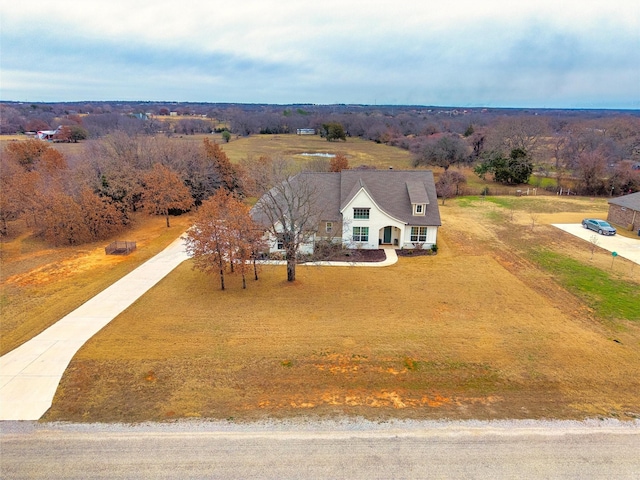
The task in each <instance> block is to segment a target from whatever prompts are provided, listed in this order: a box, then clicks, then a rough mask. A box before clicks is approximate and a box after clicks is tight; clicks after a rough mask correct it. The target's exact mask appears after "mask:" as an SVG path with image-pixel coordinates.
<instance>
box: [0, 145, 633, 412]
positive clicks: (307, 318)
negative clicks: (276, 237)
mask: <svg viewBox="0 0 640 480" xmlns="http://www.w3.org/2000/svg"><path fill="white" fill-rule="evenodd" d="M176 141H183V142H186V141H189V142H191V141H197V142H201V141H202V136H200V137H198V136H194V137H183V138H176ZM223 147H224V149H225V151H226V152H227V153H228V155H229V156H230V158H231V159H232V161H234V162H238V161H240V160H242V159H244V158H247V157H251V156H254V157H256V156H259V155H274V156H275V155H289V156H292V157H293V158H297V159H299V160H300V162H304V161H307V160H306V159H305V157H303V156H301V155H300V153H305V152H306V153H335V152H341V153H345V154H346V155H347V156H349V158H350V163H351V164H352V165H354V166H355V165H359V164H369V165H376V166H378V167H379V168H388V167H389V166H393V167H394V168H396V169H404V168H408V167H409V166H410V154H409V153H408V152H406V151H403V150H399V149H395V148H391V147H387V146H384V145H378V144H374V143H370V142H361V141H359V140H354V139H349V141H348V142H344V143H334V142H326V141H325V140H323V139H320V138H319V137H305V136H300V137H298V136H293V135H289V136H278V135H274V136H260V137H249V138H240V139H235V138H234V139H233V140H232V141H231V142H230V143H229V144H224V145H223ZM436 173H437V172H436ZM473 182H476V180H475V179H474V180H473ZM440 209H441V214H442V218H443V227H442V229H441V230H440V234H439V241H438V244H439V251H438V255H437V256H432V257H415V258H412V257H409V258H406V257H405V258H401V259H400V261H399V263H398V264H396V265H394V266H392V267H387V268H382V269H358V268H355V267H339V268H330V267H322V268H316V267H303V266H301V267H299V270H298V275H297V277H298V281H297V282H295V283H294V284H288V283H287V282H285V281H284V279H285V272H284V270H283V267H265V268H264V270H263V271H262V273H261V279H260V281H258V282H253V281H251V282H250V283H249V285H248V289H247V290H242V289H241V288H240V284H239V279H237V278H229V279H228V284H229V285H228V286H229V288H228V290H227V291H225V292H221V291H219V290H218V285H217V282H216V279H215V278H214V277H207V276H205V275H203V274H201V273H199V272H197V271H193V270H192V269H191V265H190V264H189V262H187V263H185V264H183V265H181V266H180V267H179V268H178V269H176V270H175V271H174V272H173V273H172V274H170V275H169V276H168V277H167V278H165V279H164V280H163V281H162V282H161V283H160V284H159V285H157V286H156V287H155V288H154V289H152V290H151V291H150V292H149V293H148V294H147V295H145V296H143V297H142V298H141V299H140V300H139V301H138V302H136V303H135V304H134V305H133V306H132V307H130V308H129V309H128V310H127V311H126V312H125V313H123V314H122V315H120V316H119V317H118V318H117V319H115V320H114V321H113V322H112V323H111V324H109V325H108V326H107V327H106V328H105V329H103V330H102V331H101V332H100V333H99V334H98V335H96V336H95V337H94V338H93V339H91V340H90V341H89V342H88V343H87V344H86V345H85V346H84V347H83V348H82V349H81V350H80V351H79V352H78V354H77V355H76V357H75V358H74V359H73V361H72V362H71V365H70V367H69V369H68V370H67V372H66V373H65V375H64V377H63V379H62V382H61V385H60V388H59V389H58V392H57V395H56V398H55V400H54V404H53V407H52V408H51V409H50V411H49V412H48V413H47V415H46V417H45V419H47V420H74V421H143V420H170V419H175V418H184V417H205V418H233V419H237V420H251V419H258V418H266V417H269V418H287V417H296V416H305V417H308V416H319V417H323V416H335V415H339V416H342V415H359V416H364V417H367V418H371V419H385V418H391V417H394V418H398V417H400V418H402V417H407V418H584V417H594V416H604V417H617V418H622V419H628V418H638V417H639V416H640V394H639V393H638V392H640V379H639V378H638V375H637V372H638V371H639V370H640V308H636V307H637V305H640V298H639V297H638V295H639V294H638V292H639V291H640V288H639V284H640V278H639V277H640V267H638V266H637V265H635V264H632V263H631V262H629V261H627V260H625V259H623V258H620V259H618V260H616V263H615V265H614V266H612V265H611V256H610V254H609V252H605V251H604V250H600V249H596V252H595V254H594V255H593V258H591V248H590V247H591V246H590V245H589V244H588V243H587V242H584V241H581V240H579V239H576V238H574V237H572V236H570V235H568V234H566V233H564V232H561V231H559V230H557V229H555V228H553V227H552V226H551V225H550V224H551V223H573V222H579V221H580V220H581V219H582V218H584V217H588V216H596V217H597V216H600V217H602V216H606V211H607V203H606V200H603V199H596V200H593V199H588V198H573V197H572V198H566V197H560V198H559V197H555V196H552V197H533V196H532V197H515V196H510V197H494V196H488V197H486V198H482V197H463V198H459V199H456V200H448V201H447V202H446V204H445V205H444V206H441V207H440ZM189 222H190V219H189V218H188V217H179V218H178V219H175V220H172V225H173V226H172V228H171V229H166V228H165V227H164V222H163V220H162V219H159V218H153V217H151V218H150V217H143V218H141V219H140V220H139V223H138V224H137V229H136V230H134V231H132V232H130V233H128V234H127V235H126V236H127V237H128V238H127V239H130V240H136V241H137V242H138V251H137V253H136V254H135V255H133V256H129V257H105V256H104V254H103V250H102V249H103V247H104V245H106V243H108V242H101V243H100V244H95V245H89V246H85V247H82V248H75V249H74V248H58V249H51V248H47V247H46V246H45V245H43V244H42V243H40V242H39V241H37V240H34V239H33V238H32V237H30V236H28V234H27V233H26V232H24V233H23V234H22V235H19V236H17V237H16V238H14V239H12V240H10V241H3V242H2V244H0V247H1V250H0V254H1V257H0V258H1V259H2V273H1V275H2V276H1V277H0V280H1V281H2V304H1V305H2V322H0V334H1V335H2V347H1V348H2V353H5V352H6V351H8V350H10V349H11V348H14V347H15V346H17V345H18V344H20V343H21V342H23V341H25V340H27V339H28V338H30V337H32V336H33V335H35V334H36V333H37V332H38V331H41V330H42V329H43V328H45V327H46V326H47V325H49V324H51V323H52V322H54V321H55V320H56V319H58V318H60V317H61V316H62V315H64V313H66V312H68V311H70V310H72V309H73V308H75V306H77V305H79V304H80V303H82V302H83V301H84V300H86V299H88V298H90V297H91V296H92V295H93V294H95V293H97V292H98V291H100V290H101V289H102V288H104V287H105V286H106V285H109V284H110V283H112V282H113V281H115V280H116V279H117V278H120V277H121V276H122V275H124V274H125V273H127V272H128V271H130V270H132V269H133V268H134V267H135V266H136V265H138V264H139V263H140V262H142V261H143V260H144V259H146V258H149V257H150V256H151V255H153V254H154V253H155V252H157V251H159V250H160V249H161V248H162V247H163V246H165V245H167V244H168V243H170V241H171V240H173V239H174V238H175V237H177V235H178V234H179V232H180V231H182V230H183V229H184V228H186V227H187V226H188V225H189Z"/></svg>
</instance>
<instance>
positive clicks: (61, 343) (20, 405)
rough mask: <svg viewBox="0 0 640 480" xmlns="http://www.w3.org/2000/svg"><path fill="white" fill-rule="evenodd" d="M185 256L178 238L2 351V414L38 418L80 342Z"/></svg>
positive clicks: (10, 417)
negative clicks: (30, 335) (44, 328)
mask: <svg viewBox="0 0 640 480" xmlns="http://www.w3.org/2000/svg"><path fill="white" fill-rule="evenodd" d="M187 258H188V256H187V254H186V251H185V248H184V243H183V240H182V238H178V239H177V240H175V241H174V242H173V243H172V244H171V245H169V246H168V247H167V248H166V249H164V250H163V251H162V252H160V253H159V254H158V255H156V256H155V257H153V258H152V259H150V260H148V261H147V262H145V263H144V264H142V265H140V266H139V267H138V268H136V269H135V270H134V271H133V272H131V273H129V274H128V275H126V276H124V277H122V278H121V279H120V280H118V281H117V282H115V283H114V284H113V285H111V286H110V287H108V288H107V289H105V290H104V291H102V292H100V293H99V294H98V295H96V296H95V297H93V298H92V299H90V300H88V301H87V302H86V303H84V304H83V305H81V306H80V307H78V308H77V309H76V310H74V311H73V312H71V313H69V314H68V315H67V316H65V317H63V318H62V319H61V320H59V321H58V322H56V323H55V324H53V325H51V326H50V327H49V328H47V329H46V330H45V331H43V332H42V333H40V334H39V335H37V336H35V337H34V338H32V339H31V340H29V341H28V342H26V343H24V344H22V345H21V346H19V347H18V348H16V349H15V350H12V351H11V352H9V353H7V354H6V355H4V356H2V357H0V420H38V419H39V418H40V417H41V416H42V415H44V413H45V412H46V411H47V410H48V409H49V407H51V402H52V401H53V396H54V395H55V393H56V389H57V388H58V383H60V379H61V378H62V374H63V373H64V371H65V369H66V368H67V366H68V365H69V362H70V361H71V359H72V358H73V356H74V355H75V354H76V352H77V351H78V350H79V349H80V347H81V346H82V345H84V343H85V342H86V341H87V340H89V339H90V338H91V337H93V336H94V335H95V334H96V333H98V331H99V330H100V329H102V327H104V326H105V325H107V324H108V323H109V322H110V321H111V320H113V319H114V318H115V317H116V316H118V315H119V314H120V313H122V312H123V311H124V310H125V309H126V308H128V307H129V305H131V304H132V303H133V302H135V301H136V300H137V299H138V298H140V297H141V296H142V295H143V294H144V293H145V292H146V291H147V290H149V289H150V288H151V287H153V286H154V285H155V284H156V283H158V282H159V281H160V280H161V279H162V278H164V277H165V276H166V275H167V274H168V273H169V272H171V270H173V269H174V268H176V267H177V266H178V265H180V264H181V263H182V262H183V261H184V260H186V259H187Z"/></svg>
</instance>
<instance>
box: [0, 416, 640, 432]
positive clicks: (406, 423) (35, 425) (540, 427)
mask: <svg viewBox="0 0 640 480" xmlns="http://www.w3.org/2000/svg"><path fill="white" fill-rule="evenodd" d="M52 431H56V432H61V433H62V432H67V433H96V432H104V433H136V434H138V433H145V432H152V433H167V434H171V433H238V434H242V433H246V434H279V433H280V434H285V435H286V434H292V433H296V434H305V433H309V434H313V435H317V434H318V433H322V432H331V434H340V433H342V434H347V435H357V434H359V433H360V434H379V435H382V436H384V435H385V434H389V435H397V434H398V432H403V433H405V434H408V435H411V434H420V433H422V432H425V431H429V432H431V433H439V432H441V433H442V434H448V433H455V432H469V431H482V432H484V433H492V434H496V435H510V434H522V433H525V432H526V433H530V434H536V433H537V432H538V433H541V434H542V433H544V434H545V435H548V434H549V433H550V432H557V433H558V434H559V435H560V434H571V433H575V434H586V433H590V432H593V433H603V432H610V433H617V434H623V433H628V434H640V420H632V421H620V420H617V419H613V418H602V419H588V420H582V421H577V420H489V421H485V420H466V421H447V420H442V421H417V420H389V421H380V422H373V421H370V420H364V419H352V418H349V419H335V420H315V419H306V420H301V419H297V420H295V421H294V420H291V421H263V422H247V423H234V422H228V421H207V420H180V421H175V422H166V423H154V422H146V423H135V424H124V423H66V422H37V421H3V422H0V435H2V436H4V435H12V434H13V435H16V434H17V435H20V434H32V433H37V432H52Z"/></svg>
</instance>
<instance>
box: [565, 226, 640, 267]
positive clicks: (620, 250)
mask: <svg viewBox="0 0 640 480" xmlns="http://www.w3.org/2000/svg"><path fill="white" fill-rule="evenodd" d="M553 226H554V227H556V228H559V229H560V230H564V231H565V232H567V233H570V234H571V235H574V236H576V237H579V238H581V239H583V240H586V241H587V242H590V241H591V238H592V237H593V236H594V235H595V238H596V239H597V241H598V243H597V246H598V247H600V248H604V249H605V250H608V251H610V252H616V253H617V254H618V255H620V256H621V257H624V258H626V259H627V260H631V261H632V262H634V263H637V264H638V265H640V237H638V240H635V239H633V238H627V237H622V236H620V235H614V236H612V237H607V236H605V235H598V234H597V233H596V232H594V231H593V230H587V229H586V228H583V227H582V225H581V224H579V223H562V224H559V223H558V224H554V225H553Z"/></svg>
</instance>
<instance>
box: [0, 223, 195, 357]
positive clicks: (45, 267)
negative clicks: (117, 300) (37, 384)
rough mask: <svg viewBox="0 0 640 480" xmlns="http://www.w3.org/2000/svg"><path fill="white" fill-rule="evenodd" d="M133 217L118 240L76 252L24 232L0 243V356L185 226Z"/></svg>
mask: <svg viewBox="0 0 640 480" xmlns="http://www.w3.org/2000/svg"><path fill="white" fill-rule="evenodd" d="M171 223H172V227H171V228H167V227H166V224H165V221H164V218H163V217H149V216H147V215H138V216H137V217H136V219H135V222H134V226H133V228H132V229H131V230H130V231H128V232H127V233H126V234H124V233H123V234H122V236H118V237H114V238H113V239H108V240H105V241H102V242H96V243H92V244H87V245H82V246H81V247H57V248H53V247H49V246H47V245H46V244H45V243H44V242H43V241H42V240H39V239H37V238H34V237H33V236H31V235H30V234H29V233H30V232H28V231H26V230H25V231H23V232H22V233H21V234H20V235H18V236H16V237H14V238H12V239H9V240H3V241H2V242H0V261H1V262H2V269H0V307H1V313H0V318H1V319H2V321H0V354H2V355H4V354H5V353H7V352H8V351H10V350H13V349H14V348H16V347H17V346H19V345H20V344H22V343H24V342H25V341H27V340H29V339H30V338H32V337H33V336H35V335H37V334H38V333H39V332H41V331H42V330H44V329H45V328H47V327H48V326H49V325H51V324H53V323H55V322H56V321H57V320H59V319H60V318H62V317H63V316H64V315H66V314H67V313H69V312H71V311H73V310H74V309H75V308H77V307H78V306H80V305H82V304H83V303H84V302H85V301H87V300H88V299H89V298H91V297H93V296H94V295H96V294H97V293H99V292H101V291H102V290H104V289H105V288H106V287H108V286H109V285H111V284H112V283H114V282H115V281H116V280H118V279H119V278H121V277H123V276H124V275H126V274H127V273H129V272H130V271H132V270H133V269H134V268H136V267H137V266H138V265H140V264H142V263H143V262H144V261H146V260H148V259H149V258H151V257H152V256H154V255H155V254H156V253H158V252H159V251H160V250H162V249H163V248H165V247H166V246H167V245H169V244H170V243H171V242H172V241H173V240H175V238H176V237H177V236H178V235H180V233H182V232H184V231H185V230H186V229H187V228H188V227H189V226H190V225H191V221H190V217H189V216H187V215H185V216H181V217H175V218H174V219H172V221H171ZM123 236H124V237H126V239H127V240H131V241H135V242H136V243H137V247H138V248H137V250H136V251H135V252H134V253H132V254H130V255H127V256H117V255H111V256H107V255H105V254H104V247H105V246H106V245H108V244H109V243H110V242H111V241H112V240H116V239H118V240H124V239H125V238H123Z"/></svg>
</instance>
